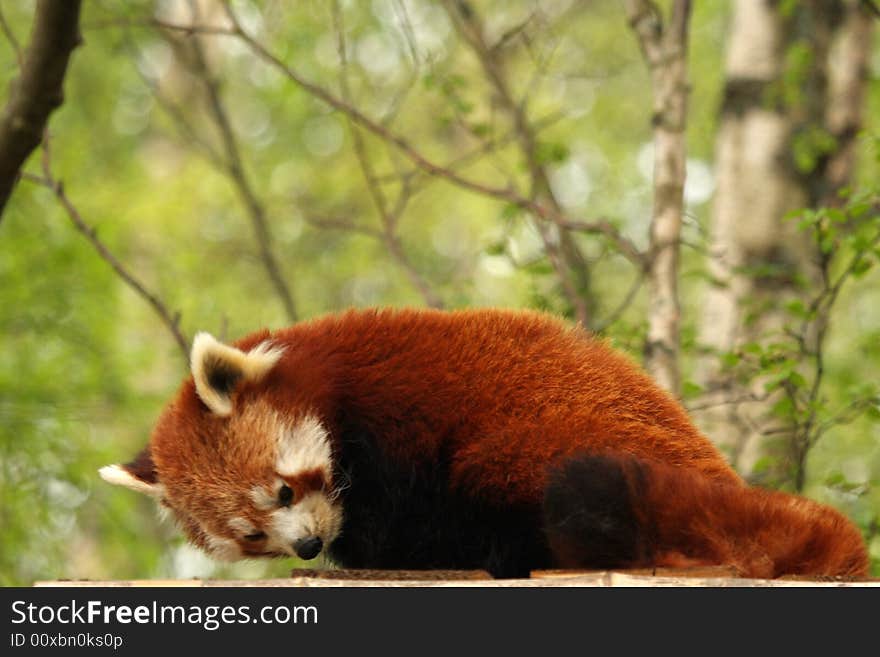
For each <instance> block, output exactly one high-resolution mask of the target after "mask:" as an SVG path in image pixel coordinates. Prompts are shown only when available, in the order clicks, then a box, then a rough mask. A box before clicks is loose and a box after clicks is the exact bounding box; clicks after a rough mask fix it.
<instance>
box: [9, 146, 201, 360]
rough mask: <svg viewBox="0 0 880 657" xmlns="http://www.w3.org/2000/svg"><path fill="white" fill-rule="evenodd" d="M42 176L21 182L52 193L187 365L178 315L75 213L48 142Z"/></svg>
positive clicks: (186, 343)
mask: <svg viewBox="0 0 880 657" xmlns="http://www.w3.org/2000/svg"><path fill="white" fill-rule="evenodd" d="M42 170H43V177H42V178H40V177H38V176H34V175H31V174H28V175H26V176H22V179H23V180H27V181H29V182H33V183H36V184H39V185H42V186H43V187H46V188H48V189H50V190H51V191H52V193H53V194H54V195H55V198H56V199H58V202H59V203H60V204H61V206H62V207H63V208H64V211H65V212H66V213H67V217H68V218H69V219H70V221H71V222H72V223H73V225H74V227H75V228H76V229H77V230H78V231H79V232H80V233H82V234H83V236H85V238H86V240H88V242H89V243H90V244H91V245H92V248H94V249H95V251H96V252H97V253H98V255H99V256H100V258H101V259H102V260H104V261H105V262H106V263H107V264H108V265H110V267H111V268H112V269H113V271H114V272H116V274H117V275H118V276H119V277H120V278H121V279H122V280H123V282H124V283H125V284H126V285H128V287H130V288H131V289H132V290H134V292H135V294H137V295H138V296H139V297H141V298H142V299H144V300H145V301H146V302H147V303H148V304H149V305H150V306H151V307H152V308H153V310H154V311H155V312H156V314H157V315H159V318H160V319H161V320H162V323H163V324H165V326H166V327H167V328H168V330H169V331H170V332H171V335H172V336H173V338H174V341H175V343H177V346H178V347H179V348H180V351H181V354H182V355H183V358H184V360H185V361H187V362H189V342H188V340H187V339H186V337H185V336H184V335H183V333H182V332H181V330H180V313H179V312H175V313H172V312H171V311H169V310H168V307H167V306H166V305H165V304H164V303H163V302H162V300H161V299H160V298H159V296H158V295H157V294H155V293H154V292H150V291H149V290H148V289H147V287H146V286H145V285H144V284H143V283H142V282H141V281H139V280H138V279H137V277H136V276H135V275H134V274H133V273H132V272H131V271H130V270H129V269H128V267H126V266H125V265H124V264H123V263H122V261H121V260H119V258H117V257H116V256H115V255H114V254H113V253H112V252H111V251H110V249H109V248H108V247H107V245H106V244H104V242H102V241H101V239H100V238H99V237H98V233H97V231H96V230H95V229H94V228H93V227H92V226H90V225H89V224H88V223H87V222H86V221H85V220H84V219H83V217H82V215H81V214H80V212H79V210H78V209H77V208H76V206H75V205H74V204H73V201H71V200H70V198H69V197H68V196H67V193H66V191H65V190H64V185H63V183H62V182H61V180H58V179H56V178H55V177H54V176H53V174H52V166H51V155H50V151H49V143H48V141H47V140H46V141H44V142H43V157H42Z"/></svg>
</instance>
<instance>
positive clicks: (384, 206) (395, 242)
mask: <svg viewBox="0 0 880 657" xmlns="http://www.w3.org/2000/svg"><path fill="white" fill-rule="evenodd" d="M333 23H334V29H335V30H336V45H337V51H338V53H339V60H340V74H339V80H340V86H341V88H342V97H343V99H344V100H345V102H347V103H350V102H351V88H350V85H349V81H348V54H347V49H346V43H345V26H344V25H343V23H342V11H341V9H340V8H339V3H338V2H334V3H333ZM412 53H413V54H412V56H413V60H414V61H417V58H416V54H415V48H414V46H413V47H412ZM348 127H349V132H350V133H351V137H352V142H353V143H354V151H355V156H356V157H357V161H358V164H359V165H360V169H361V173H362V174H363V176H364V180H365V182H366V185H367V191H368V192H369V194H370V198H371V199H372V200H373V205H375V207H376V211H377V212H378V213H379V219H380V221H381V222H382V231H381V233H380V235H379V236H380V239H381V240H382V242H383V243H384V244H385V248H386V249H387V250H388V253H389V254H390V255H391V257H392V258H393V259H394V260H395V261H397V264H398V265H399V266H400V267H401V268H402V269H403V271H404V273H405V274H406V276H407V278H409V280H410V283H411V284H412V285H413V287H415V288H416V289H417V290H418V291H419V294H421V296H422V298H423V299H424V300H425V303H426V304H427V305H428V306H429V307H431V308H442V307H443V306H444V304H443V300H442V299H441V298H440V296H439V295H438V294H437V293H436V292H435V291H434V289H433V288H432V287H431V286H430V285H429V284H428V281H426V280H425V278H424V277H423V276H422V275H421V274H420V273H419V271H418V270H417V269H416V268H415V266H414V265H413V263H412V262H411V261H410V259H409V256H408V255H407V254H406V251H405V250H404V248H403V244H402V243H401V241H400V237H399V236H398V235H397V230H396V228H397V224H398V222H399V220H400V217H401V215H402V214H403V212H404V210H405V209H406V206H407V205H408V203H409V199H410V198H411V195H412V189H411V185H410V184H409V182H408V181H407V180H404V181H403V182H402V184H401V190H400V193H399V196H398V198H397V203H395V207H394V208H389V207H388V199H387V198H386V197H385V193H384V192H383V191H382V186H381V184H380V183H379V181H378V179H377V176H376V172H375V170H374V168H373V164H372V162H371V161H370V158H369V155H368V154H367V149H366V144H365V143H364V138H363V135H361V129H360V128H359V127H358V126H357V125H356V124H355V123H354V121H352V120H351V118H349V119H348Z"/></svg>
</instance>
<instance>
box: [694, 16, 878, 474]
mask: <svg viewBox="0 0 880 657" xmlns="http://www.w3.org/2000/svg"><path fill="white" fill-rule="evenodd" d="M845 16H846V20H845V21H843V20H842V19H843V18H844V17H845ZM866 20H867V19H866V18H865V17H864V16H862V15H861V12H860V9H859V3H858V2H857V1H856V0H853V1H852V2H842V1H825V0H821V1H820V0H811V1H809V2H802V3H797V5H796V6H795V7H794V8H792V9H791V10H789V11H788V12H787V13H783V10H782V9H780V7H779V3H775V2H768V1H762V2H759V1H756V0H736V2H734V7H733V18H732V23H731V28H730V33H729V42H728V46H727V56H726V62H725V74H726V82H725V88H724V99H723V103H722V107H721V115H720V126H719V131H718V137H717V142H716V162H715V167H716V176H717V185H716V193H715V198H714V204H713V208H712V224H711V229H710V241H711V245H710V254H711V255H710V259H709V273H710V285H709V288H708V291H707V294H706V300H705V303H704V306H703V317H702V321H701V326H700V333H699V338H700V342H701V343H702V344H703V345H705V346H707V347H709V348H710V350H711V351H712V352H714V353H713V354H712V355H710V356H707V357H705V358H703V359H701V360H700V361H699V362H698V364H697V371H696V378H697V381H698V382H699V383H700V384H701V385H702V386H703V387H704V388H706V389H707V390H708V391H709V393H708V398H709V399H710V400H711V402H710V403H711V404H714V405H712V406H710V407H709V408H708V409H707V410H704V411H701V412H699V413H698V414H696V416H697V421H698V422H699V423H700V425H701V426H702V428H703V429H704V430H705V431H706V432H707V434H708V435H709V436H711V437H712V439H713V440H714V441H715V442H716V443H717V444H718V445H719V447H721V448H722V449H723V450H724V451H725V452H727V453H728V454H729V455H730V457H731V460H732V462H733V464H734V466H735V467H736V468H737V469H738V470H739V471H740V472H741V473H743V474H745V475H748V474H749V473H750V472H751V471H752V469H753V466H754V465H755V463H756V461H757V459H758V458H759V457H760V456H761V455H762V453H763V450H764V447H765V441H764V439H763V434H765V433H767V432H768V431H770V430H773V432H774V433H777V434H778V433H780V427H779V426H778V422H776V421H774V420H773V418H772V417H771V416H770V414H769V408H770V406H771V405H772V403H773V402H774V401H775V398H773V397H770V398H768V397H767V395H766V394H765V393H764V383H765V380H764V379H762V378H760V377H758V378H756V379H752V380H751V381H750V382H749V383H748V384H744V383H742V382H738V381H737V380H736V379H735V378H734V376H733V375H731V374H730V373H729V372H725V371H724V370H723V369H722V368H720V367H719V365H718V363H719V359H718V354H723V353H729V352H733V351H735V350H737V349H739V348H741V347H742V346H743V345H745V344H747V343H749V342H753V341H766V340H767V339H768V338H771V337H773V336H775V337H777V338H778V337H779V336H781V335H783V333H784V331H785V328H786V322H787V317H786V313H785V311H784V306H785V304H786V302H787V301H789V300H791V299H798V298H803V297H804V296H805V295H807V294H808V293H809V290H810V288H811V286H812V282H813V281H814V280H815V278H816V276H817V262H818V254H817V251H816V247H815V245H814V244H812V243H811V242H810V241H809V240H808V239H807V237H806V236H805V235H804V234H803V233H800V232H798V231H797V229H796V225H795V222H791V221H784V216H785V214H786V213H788V212H790V211H792V210H795V209H798V208H803V207H818V206H820V205H822V204H827V203H829V202H831V199H832V198H836V196H837V192H838V191H839V190H840V189H841V188H842V187H843V186H844V185H846V184H847V183H848V181H849V178H850V175H851V171H852V157H853V155H852V150H853V145H852V139H853V137H854V135H855V133H856V132H857V130H858V126H860V124H861V106H862V98H863V96H864V79H865V66H866V64H865V58H866V57H867V55H868V53H869V50H868V39H867V37H866V35H865V31H866V30H870V26H867V27H866V25H865V21H866ZM842 26H843V27H842ZM832 45H834V46H835V47H834V48H832ZM832 52H833V53H834V57H833V58H832V57H831V53H832ZM829 136H833V137H834V139H829V138H828V137H829ZM781 435H783V436H784V428H783V431H782V434H781Z"/></svg>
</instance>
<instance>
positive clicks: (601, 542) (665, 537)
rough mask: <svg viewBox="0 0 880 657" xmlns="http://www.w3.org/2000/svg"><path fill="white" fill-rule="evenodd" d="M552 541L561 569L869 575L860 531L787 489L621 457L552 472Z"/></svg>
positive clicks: (548, 502)
mask: <svg viewBox="0 0 880 657" xmlns="http://www.w3.org/2000/svg"><path fill="white" fill-rule="evenodd" d="M544 520H545V530H546V532H547V538H548V540H549V544H550V548H551V551H552V552H553V555H554V557H555V560H556V562H557V565H558V566H559V567H563V568H640V567H663V566H665V567H673V568H680V567H687V566H700V565H727V566H733V567H735V568H737V569H738V570H739V571H740V572H741V573H742V574H743V575H744V576H746V577H761V578H773V577H781V576H783V575H808V576H811V577H850V578H857V577H865V576H866V575H867V574H868V555H867V551H866V549H865V543H864V540H863V538H862V535H861V533H860V532H859V530H858V528H857V527H856V526H855V525H853V523H852V522H850V521H849V520H848V519H847V518H846V517H845V516H844V515H843V514H841V513H839V512H838V511H836V510H834V509H832V508H830V507H828V506H824V505H822V504H819V503H817V502H814V501H812V500H808V499H806V498H802V497H797V496H794V495H790V494H787V493H782V492H779V491H770V490H764V489H760V488H754V487H747V486H745V485H738V484H735V483H721V482H718V481H714V480H712V479H710V478H709V477H707V476H706V475H704V474H702V473H701V472H699V471H698V470H694V469H691V468H681V467H675V466H672V465H669V464H665V463H660V462H655V461H648V460H643V459H637V458H635V457H632V456H628V455H620V454H615V453H597V454H583V455H579V456H576V457H573V458H570V459H568V460H567V461H565V462H564V463H562V464H561V465H560V466H559V467H557V468H555V469H554V470H553V471H552V472H551V473H550V476H549V480H548V484H547V487H546V490H545V496H544Z"/></svg>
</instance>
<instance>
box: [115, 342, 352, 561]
mask: <svg viewBox="0 0 880 657" xmlns="http://www.w3.org/2000/svg"><path fill="white" fill-rule="evenodd" d="M283 355H284V348H283V347H280V346H278V345H275V344H273V343H272V342H271V341H269V340H263V341H262V342H260V343H259V344H257V345H255V346H253V347H252V348H250V349H248V350H246V351H245V350H244V349H239V348H237V347H233V346H230V345H226V344H222V343H220V342H218V341H217V340H215V339H214V338H213V337H211V336H210V335H208V334H207V333H200V334H198V335H197V336H196V338H195V340H194V342H193V348H192V354H191V358H190V361H191V368H192V378H191V379H189V380H187V381H186V382H185V383H184V385H183V387H182V389H181V391H180V393H179V394H178V396H177V398H176V399H175V400H174V401H173V402H172V403H171V404H170V405H169V406H168V408H166V409H165V412H164V413H163V414H162V416H161V417H160V419H159V421H158V423H157V425H156V428H155V429H154V431H153V435H152V438H151V440H150V443H149V445H148V446H147V448H146V449H144V451H143V452H141V454H140V455H139V456H138V457H137V458H136V459H135V460H134V461H132V462H131V463H128V464H126V465H110V466H107V467H104V468H101V470H100V474H101V476H102V477H103V478H104V479H105V480H106V481H108V482H110V483H112V484H119V485H122V486H126V487H128V488H131V489H133V490H136V491H139V492H142V493H146V494H148V495H151V496H153V497H155V498H157V499H158V500H159V502H160V504H161V505H162V506H163V507H165V508H167V509H169V510H170V511H171V513H172V514H173V515H174V517H175V518H176V519H177V521H178V523H179V525H180V527H181V528H182V529H183V531H184V532H185V533H186V535H187V536H188V538H189V539H190V540H191V541H192V542H193V543H194V544H196V545H198V546H199V547H202V548H204V549H205V550H206V551H207V552H209V553H210V554H212V555H213V556H215V557H217V558H219V559H224V560H235V559H241V558H248V557H256V556H285V555H294V554H296V555H298V556H300V557H301V558H304V559H311V558H313V557H315V556H317V554H318V553H320V552H321V550H322V547H323V546H324V545H329V544H330V543H331V542H332V541H333V540H334V539H335V538H336V536H337V535H338V534H339V530H340V526H341V524H342V509H341V505H340V503H339V500H338V499H337V498H338V492H339V488H338V487H337V486H336V485H335V482H334V481H333V467H332V458H333V449H332V445H331V442H330V437H329V435H328V431H327V428H326V427H325V425H324V424H323V423H322V420H321V418H320V417H319V415H318V414H317V410H316V409H313V408H309V407H308V406H307V405H294V406H293V407H290V405H289V404H287V405H285V404H279V403H277V402H273V399H276V398H277V396H273V394H272V393H273V385H274V384H277V383H278V376H274V375H273V370H275V369H277V368H276V365H277V364H278V362H279V360H280V359H281V358H282V356H283Z"/></svg>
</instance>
